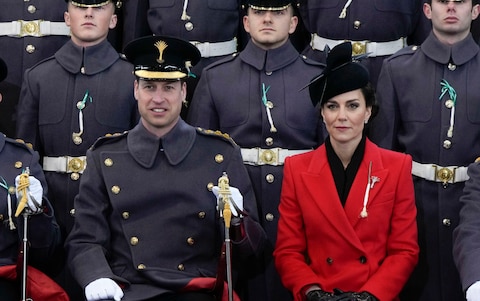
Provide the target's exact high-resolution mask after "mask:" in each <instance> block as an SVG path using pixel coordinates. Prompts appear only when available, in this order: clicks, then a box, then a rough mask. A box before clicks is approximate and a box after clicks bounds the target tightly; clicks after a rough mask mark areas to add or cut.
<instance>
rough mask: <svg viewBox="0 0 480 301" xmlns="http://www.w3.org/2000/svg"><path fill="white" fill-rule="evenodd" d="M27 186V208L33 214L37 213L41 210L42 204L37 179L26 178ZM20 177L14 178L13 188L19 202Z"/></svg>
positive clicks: (41, 190)
mask: <svg viewBox="0 0 480 301" xmlns="http://www.w3.org/2000/svg"><path fill="white" fill-rule="evenodd" d="M28 181H29V186H28V188H27V200H28V201H27V206H28V208H29V209H30V210H31V211H32V212H33V213H38V212H40V210H41V209H42V202H43V187H42V184H41V183H40V181H39V180H37V178H35V177H34V176H28ZM19 184H20V176H17V177H16V178H15V188H16V195H17V200H18V202H20V200H21V199H22V196H23V194H22V190H21V189H19Z"/></svg>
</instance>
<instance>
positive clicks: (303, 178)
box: [274, 43, 419, 301]
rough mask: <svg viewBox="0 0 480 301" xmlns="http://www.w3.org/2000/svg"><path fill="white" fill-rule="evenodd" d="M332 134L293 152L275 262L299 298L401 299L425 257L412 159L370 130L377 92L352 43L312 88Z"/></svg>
mask: <svg viewBox="0 0 480 301" xmlns="http://www.w3.org/2000/svg"><path fill="white" fill-rule="evenodd" d="M310 96H311V98H312V101H313V103H314V105H316V104H317V103H320V107H321V114H322V117H323V119H324V122H325V125H326V128H327V131H328V133H329V137H328V139H327V140H326V142H325V144H323V145H322V146H320V147H319V148H318V149H316V150H314V151H312V152H309V153H305V154H302V155H297V156H293V157H290V158H287V160H286V161H285V167H284V179H283V186H282V196H281V201H280V205H279V211H280V220H279V224H278V239H277V243H276V248H275V252H274V256H275V265H276V267H277V269H278V272H279V274H280V276H281V279H282V281H283V283H284V285H285V286H286V287H287V288H288V289H289V290H291V291H292V293H293V294H294V297H295V301H303V300H307V301H324V300H325V301H326V300H352V301H354V300H369V301H377V300H380V301H391V300H398V294H399V292H400V290H401V289H402V287H403V285H404V284H405V282H406V281H407V279H408V277H409V275H410V273H411V272H412V270H413V268H414V267H415V265H416V263H417V260H418V252H419V249H418V244H417V225H416V207H415V200H414V190H413V183H412V176H411V169H412V159H411V157H410V156H409V155H406V154H401V153H397V152H392V151H389V150H385V149H381V148H379V147H377V146H376V145H375V144H373V143H372V142H370V140H368V139H367V138H366V136H365V131H364V128H365V125H366V124H367V123H368V120H369V119H370V118H371V117H372V110H373V109H374V107H375V95H374V92H373V89H372V88H371V86H370V84H369V79H368V71H366V69H364V67H362V66H361V65H360V64H358V63H357V62H354V61H352V58H351V45H350V44H349V43H345V44H341V45H339V46H337V47H335V48H333V49H332V51H331V52H330V54H329V57H328V59H327V67H326V68H325V71H324V72H323V73H322V75H321V76H319V77H317V78H316V79H314V80H313V81H312V83H311V84H310Z"/></svg>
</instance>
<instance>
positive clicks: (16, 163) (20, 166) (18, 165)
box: [15, 161, 23, 169]
mask: <svg viewBox="0 0 480 301" xmlns="http://www.w3.org/2000/svg"><path fill="white" fill-rule="evenodd" d="M22 166H23V164H22V162H20V161H17V162H15V168H17V169H19V168H22Z"/></svg>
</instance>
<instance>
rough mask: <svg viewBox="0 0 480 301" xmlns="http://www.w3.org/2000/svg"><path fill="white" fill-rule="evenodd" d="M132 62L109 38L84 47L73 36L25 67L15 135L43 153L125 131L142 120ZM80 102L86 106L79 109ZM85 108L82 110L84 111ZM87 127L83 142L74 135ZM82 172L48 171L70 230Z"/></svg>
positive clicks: (82, 147)
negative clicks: (121, 55) (49, 53)
mask: <svg viewBox="0 0 480 301" xmlns="http://www.w3.org/2000/svg"><path fill="white" fill-rule="evenodd" d="M132 70H133V67H132V66H131V64H130V63H128V62H126V61H124V60H122V59H121V58H120V56H119V55H118V53H117V52H116V51H115V50H114V49H113V47H112V46H111V45H110V44H109V43H108V42H107V41H106V40H105V41H103V42H102V43H100V44H98V45H96V46H92V47H87V48H82V47H78V46H76V45H75V44H74V43H73V42H71V41H69V42H68V43H67V44H65V45H64V46H63V47H62V48H61V49H60V50H59V51H58V52H57V53H56V54H55V56H53V57H50V58H49V59H47V60H45V61H43V62H41V63H40V64H37V65H36V66H34V67H33V68H31V69H29V70H27V72H26V74H25V81H24V84H23V86H22V91H21V96H20V104H19V110H18V115H19V120H18V123H17V134H18V136H19V137H21V138H22V139H23V140H25V141H27V142H30V143H33V146H34V149H36V150H37V151H38V152H39V153H40V156H41V158H43V157H45V156H49V157H60V156H72V157H79V156H85V153H86V151H87V149H88V148H89V147H90V146H91V145H92V144H93V142H95V140H96V139H97V138H98V137H100V136H103V135H106V134H108V133H117V132H123V131H125V130H128V129H130V128H132V127H133V126H134V125H135V124H136V122H137V120H138V112H137V104H136V101H135V98H134V97H133V82H134V77H133V75H132ZM79 102H82V103H83V105H84V108H83V109H82V110H80V109H79V107H78V105H79ZM80 112H81V115H80ZM81 120H83V127H84V131H83V133H82V134H81V135H80V138H81V140H80V141H81V143H80V144H76V143H78V141H77V142H74V139H72V134H73V133H80V131H81V129H80V127H81V123H82V122H81ZM80 174H81V173H77V174H75V173H72V174H67V173H64V172H51V171H46V172H45V176H46V178H47V182H48V184H49V188H50V190H49V198H50V200H51V202H52V204H53V206H54V208H55V211H56V214H57V219H58V221H59V224H60V226H61V228H62V230H63V233H64V234H67V233H68V232H69V231H70V229H71V227H72V225H73V217H72V215H71V213H73V211H71V210H72V209H73V199H74V197H75V195H76V194H77V193H78V177H77V176H80Z"/></svg>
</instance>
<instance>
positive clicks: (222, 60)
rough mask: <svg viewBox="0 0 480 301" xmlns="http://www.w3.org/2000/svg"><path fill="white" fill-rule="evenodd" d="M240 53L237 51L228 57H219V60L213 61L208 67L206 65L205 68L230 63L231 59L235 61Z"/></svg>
mask: <svg viewBox="0 0 480 301" xmlns="http://www.w3.org/2000/svg"><path fill="white" fill-rule="evenodd" d="M239 54H240V53H239V52H235V53H233V54H231V55H229V56H227V57H224V58H222V59H219V60H218V61H215V62H213V63H211V64H210V65H208V66H207V67H205V68H204V69H212V68H215V67H216V66H219V65H223V64H225V63H228V62H230V61H233V60H234V59H236V58H237V57H238V55H239Z"/></svg>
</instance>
